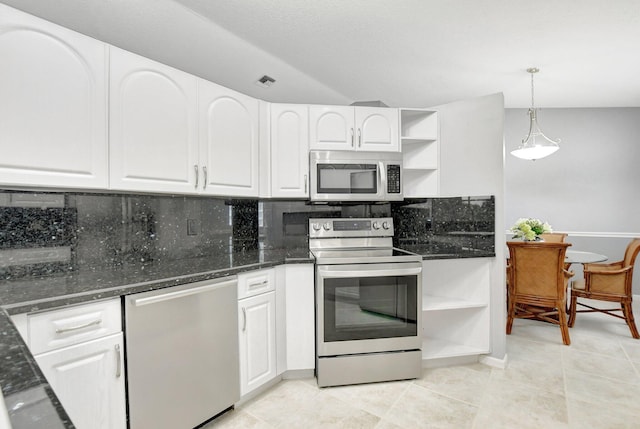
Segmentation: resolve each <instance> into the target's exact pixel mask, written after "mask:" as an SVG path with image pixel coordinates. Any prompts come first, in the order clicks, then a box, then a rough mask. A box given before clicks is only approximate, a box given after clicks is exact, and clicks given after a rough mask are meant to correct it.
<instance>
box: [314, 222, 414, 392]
mask: <svg viewBox="0 0 640 429" xmlns="http://www.w3.org/2000/svg"><path fill="white" fill-rule="evenodd" d="M392 237H393V219H392V218H337V219H335V218H334V219H326V218H323V219H309V249H310V250H311V252H312V254H313V255H314V257H315V259H316V279H315V286H316V376H317V379H318V385H319V386H321V387H324V386H337V385H344V384H357V383H369V382H377V381H389V380H402V379H410V378H417V377H420V375H421V370H422V369H421V368H422V352H421V351H420V347H421V344H422V340H421V313H422V312H421V307H422V257H421V256H420V255H416V254H413V253H410V252H407V251H404V250H400V249H396V248H394V247H393V245H392Z"/></svg>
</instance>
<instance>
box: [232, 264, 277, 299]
mask: <svg viewBox="0 0 640 429" xmlns="http://www.w3.org/2000/svg"><path fill="white" fill-rule="evenodd" d="M275 288H276V271H275V269H273V268H269V269H266V270H258V271H252V272H250V273H242V274H238V299H242V298H247V297H249V296H255V295H259V294H261V293H264V292H269V291H272V290H275Z"/></svg>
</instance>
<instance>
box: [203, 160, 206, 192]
mask: <svg viewBox="0 0 640 429" xmlns="http://www.w3.org/2000/svg"><path fill="white" fill-rule="evenodd" d="M202 172H203V173H204V181H203V182H202V189H207V166H206V165H205V166H203V167H202Z"/></svg>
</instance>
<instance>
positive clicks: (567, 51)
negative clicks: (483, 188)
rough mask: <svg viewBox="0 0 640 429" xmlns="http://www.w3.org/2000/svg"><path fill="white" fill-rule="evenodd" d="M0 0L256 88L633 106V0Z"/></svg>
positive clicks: (638, 13)
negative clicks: (262, 80) (265, 83)
mask: <svg viewBox="0 0 640 429" xmlns="http://www.w3.org/2000/svg"><path fill="white" fill-rule="evenodd" d="M0 2H3V3H6V4H9V5H12V6H14V7H16V8H18V9H22V10H25V11H27V12H29V13H32V14H34V15H37V16H41V17H43V18H45V19H48V20H51V21H53V22H57V23H59V24H61V25H64V26H66V27H69V28H72V29H74V30H76V31H80V32H82V33H84V34H87V35H89V36H92V37H95V38H97V39H100V40H103V41H105V42H107V43H111V44H113V45H115V46H119V47H121V48H123V49H127V50H130V51H133V52H136V53H139V54H141V55H144V56H147V57H150V58H153V59H156V60H158V61H161V62H163V63H167V64H170V65H172V66H174V67H176V68H179V69H182V70H185V71H188V72H190V73H193V74H196V75H198V76H201V77H204V78H206V79H209V80H212V81H214V82H217V83H220V84H222V85H225V86H227V87H230V88H233V89H236V90H238V91H241V92H244V93H247V94H249V95H252V96H255V97H258V98H261V99H264V100H268V101H275V102H297V103H328V104H349V103H351V102H354V101H372V100H381V101H382V102H384V103H385V104H387V105H389V106H393V107H430V106H436V105H439V104H444V103H448V102H452V101H456V100H461V99H465V98H471V97H475V96H481V95H486V94H492V93H497V92H502V93H504V97H505V106H506V107H528V106H529V105H530V103H531V86H530V85H531V84H530V75H529V74H528V73H527V72H526V69H527V68H528V67H532V66H536V67H538V68H540V72H539V73H538V74H536V75H535V100H536V106H539V107H628V106H635V107H637V106H640V78H638V76H640V55H639V54H638V52H640V1H638V0H615V1H604V0H561V1H559V0H537V1H523V0H450V1H444V0H322V1H319V0H313V1H311V0H259V1H258V0H56V1H55V2H43V1H41V0H0ZM263 74H267V75H269V76H271V77H273V78H274V79H276V83H275V84H274V85H273V86H272V87H271V88H268V89H265V88H261V87H259V86H257V85H255V81H256V80H257V79H258V78H259V77H261V76H262V75H263Z"/></svg>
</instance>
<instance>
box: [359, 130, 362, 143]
mask: <svg viewBox="0 0 640 429" xmlns="http://www.w3.org/2000/svg"><path fill="white" fill-rule="evenodd" d="M358 147H362V131H360V128H358Z"/></svg>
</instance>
